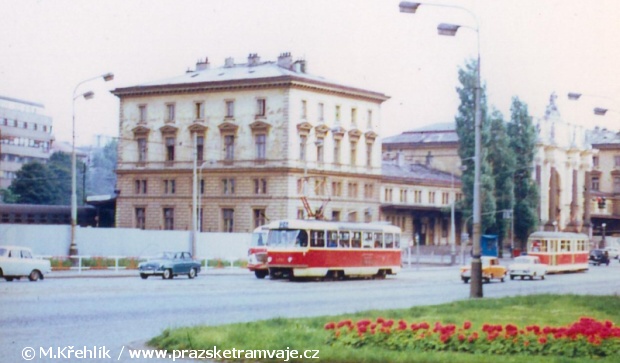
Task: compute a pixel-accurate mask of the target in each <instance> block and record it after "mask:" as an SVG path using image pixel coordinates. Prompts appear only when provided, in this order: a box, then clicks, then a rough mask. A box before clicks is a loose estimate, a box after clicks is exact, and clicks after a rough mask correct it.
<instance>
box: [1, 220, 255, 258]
mask: <svg viewBox="0 0 620 363" xmlns="http://www.w3.org/2000/svg"><path fill="white" fill-rule="evenodd" d="M70 236H71V227H70V226H65V225H32V224H0V245H18V246H27V247H31V248H32V249H33V253H34V254H35V255H44V256H66V255H67V254H68V251H69V244H70V239H71V237H70ZM250 240H251V233H198V235H197V243H196V257H197V258H200V259H205V258H208V259H212V258H222V259H226V260H236V259H240V258H246V257H247V250H248V247H249V245H250ZM76 244H77V246H78V251H79V254H80V255H83V256H127V257H148V256H152V255H155V254H157V253H158V252H161V251H180V250H183V251H191V233H190V231H157V230H140V229H131V228H79V227H78V228H77V230H76Z"/></svg>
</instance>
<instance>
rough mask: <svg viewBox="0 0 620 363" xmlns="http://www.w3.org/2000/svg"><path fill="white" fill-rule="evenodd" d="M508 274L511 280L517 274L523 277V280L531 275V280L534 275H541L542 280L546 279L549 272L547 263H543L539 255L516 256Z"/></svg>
mask: <svg viewBox="0 0 620 363" xmlns="http://www.w3.org/2000/svg"><path fill="white" fill-rule="evenodd" d="M508 274H509V275H510V279H511V280H514V278H515V277H517V276H519V277H521V280H523V279H524V278H526V277H529V278H530V280H533V279H534V277H540V279H541V280H544V279H545V275H546V274H547V265H546V264H544V263H541V262H540V258H538V256H519V257H517V258H515V260H514V263H513V264H511V265H510V266H508Z"/></svg>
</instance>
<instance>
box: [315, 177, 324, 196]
mask: <svg viewBox="0 0 620 363" xmlns="http://www.w3.org/2000/svg"><path fill="white" fill-rule="evenodd" d="M314 194H315V195H325V182H324V181H323V180H319V179H315V180H314Z"/></svg>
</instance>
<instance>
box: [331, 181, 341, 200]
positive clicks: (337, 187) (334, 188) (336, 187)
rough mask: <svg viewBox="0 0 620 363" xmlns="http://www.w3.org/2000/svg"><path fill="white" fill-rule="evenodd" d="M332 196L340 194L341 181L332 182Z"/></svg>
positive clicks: (339, 195)
mask: <svg viewBox="0 0 620 363" xmlns="http://www.w3.org/2000/svg"><path fill="white" fill-rule="evenodd" d="M332 196H333V197H341V196H342V182H332Z"/></svg>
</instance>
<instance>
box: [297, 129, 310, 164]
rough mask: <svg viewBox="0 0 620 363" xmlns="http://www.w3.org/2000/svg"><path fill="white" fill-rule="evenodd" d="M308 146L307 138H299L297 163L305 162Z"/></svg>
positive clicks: (302, 136)
mask: <svg viewBox="0 0 620 363" xmlns="http://www.w3.org/2000/svg"><path fill="white" fill-rule="evenodd" d="M307 145H308V136H306V135H300V136H299V161H306V149H307Z"/></svg>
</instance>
